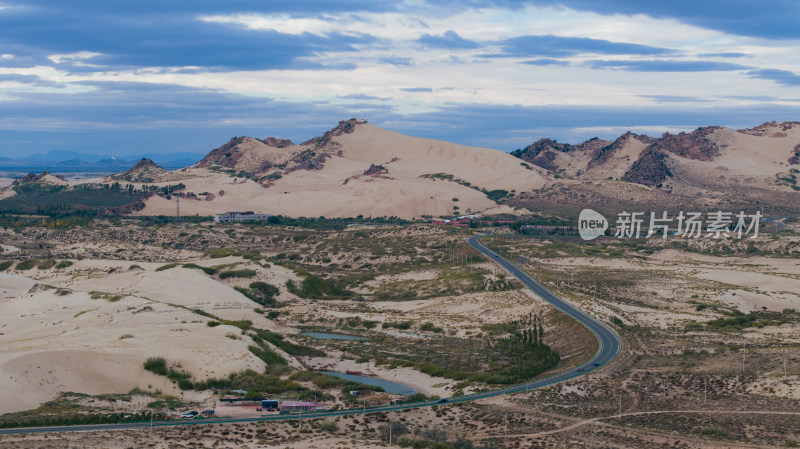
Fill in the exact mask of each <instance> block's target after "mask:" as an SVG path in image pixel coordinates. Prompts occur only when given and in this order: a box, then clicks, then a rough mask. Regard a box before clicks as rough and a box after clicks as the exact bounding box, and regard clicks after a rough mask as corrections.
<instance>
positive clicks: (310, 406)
mask: <svg viewBox="0 0 800 449" xmlns="http://www.w3.org/2000/svg"><path fill="white" fill-rule="evenodd" d="M280 409H281V412H289V413H309V412H318V411H322V410H325V404H317V403H315V402H281V405H280Z"/></svg>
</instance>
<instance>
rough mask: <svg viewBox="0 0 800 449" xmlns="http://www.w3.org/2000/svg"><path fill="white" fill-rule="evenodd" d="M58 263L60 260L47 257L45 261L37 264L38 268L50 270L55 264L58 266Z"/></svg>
mask: <svg viewBox="0 0 800 449" xmlns="http://www.w3.org/2000/svg"><path fill="white" fill-rule="evenodd" d="M57 263H58V262H57V261H55V260H53V259H46V260H43V261H41V262H39V264H38V265H37V266H36V268H38V269H40V270H49V269H51V268H53V267H54V266H56V264H57Z"/></svg>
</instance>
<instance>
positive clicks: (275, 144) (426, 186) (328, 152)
mask: <svg viewBox="0 0 800 449" xmlns="http://www.w3.org/2000/svg"><path fill="white" fill-rule="evenodd" d="M798 174H800V123H798V122H783V123H776V122H769V123H764V124H762V125H759V126H757V127H754V128H751V129H745V130H738V131H736V130H732V129H729V128H724V127H719V126H708V127H702V128H697V129H695V130H693V131H691V132H681V133H677V134H671V133H664V134H663V135H661V136H660V137H649V136H646V135H637V134H634V133H632V132H627V133H625V134H623V135H621V136H620V137H618V138H617V139H615V140H614V141H607V140H602V139H599V138H594V139H590V140H588V141H586V142H583V143H580V144H566V143H560V142H557V141H555V140H551V139H540V140H538V141H536V142H534V143H532V144H531V145H529V146H527V147H525V148H523V149H520V150H516V151H514V152H512V153H510V154H509V153H505V152H503V151H499V150H492V149H487V148H475V147H467V146H463V145H456V144H452V143H448V142H441V141H435V140H430V139H421V138H416V137H411V136H406V135H402V134H399V133H396V132H392V131H387V130H384V129H380V128H378V127H376V126H374V125H372V124H370V123H368V122H367V121H365V120H361V119H350V120H344V121H341V122H339V123H338V124H337V125H336V126H334V127H333V128H331V129H330V130H328V131H326V132H324V133H322V134H321V135H320V136H318V137H315V138H313V139H309V140H307V141H305V142H303V143H301V144H293V143H292V142H291V141H289V140H285V139H277V138H273V137H269V138H266V139H257V138H252V137H236V138H233V139H231V140H230V141H229V142H227V143H225V144H224V145H222V146H220V147H219V148H216V149H214V150H212V151H211V152H209V153H208V155H206V157H204V158H203V159H202V160H201V161H200V162H198V163H197V164H195V165H194V166H192V167H189V168H186V169H181V170H179V171H175V172H168V171H166V170H164V169H162V168H160V167H158V166H157V165H155V164H153V163H152V162H151V161H148V160H142V161H140V162H139V163H138V164H137V165H136V166H135V167H134V168H132V169H131V170H129V171H127V172H125V173H121V174H118V175H115V176H114V177H113V179H115V180H126V181H131V182H142V183H155V184H160V183H164V184H166V183H168V182H169V181H175V180H180V182H181V183H182V184H183V185H185V186H186V187H185V189H184V190H183V191H182V192H180V193H179V194H178V195H179V196H182V197H183V198H184V199H185V200H186V201H185V202H182V203H181V210H182V211H185V212H186V213H190V214H194V213H197V214H201V215H209V214H215V213H220V212H224V211H228V210H255V211H259V212H269V213H274V214H283V215H289V216H321V215H324V216H326V217H343V216H357V215H364V216H369V215H372V216H398V217H403V218H419V217H423V216H434V217H437V216H446V215H458V214H465V213H479V212H486V211H490V212H513V211H514V208H519V209H518V210H519V211H522V212H525V211H537V210H542V209H553V208H557V209H564V208H570V209H575V208H583V207H587V206H589V207H591V206H595V207H598V208H600V207H608V208H620V207H632V206H637V207H638V206H642V207H645V206H648V205H649V206H648V207H650V206H652V204H659V205H664V206H665V207H698V208H714V207H722V206H725V207H726V208H730V207H731V205H733V204H736V205H742V207H747V208H749V209H752V207H754V206H757V207H773V208H776V210H778V209H780V210H787V209H792V208H795V209H797V208H800V206H798V205H797V204H796V203H797V201H796V198H797V191H798V190H800V186H798V183H797V176H798ZM173 208H174V204H172V203H171V202H170V201H169V200H167V199H166V198H159V197H153V198H150V199H148V200H147V201H146V206H145V208H144V209H143V210H141V211H139V212H137V213H140V214H153V215H158V214H169V213H172V210H173ZM651 208H652V207H651Z"/></svg>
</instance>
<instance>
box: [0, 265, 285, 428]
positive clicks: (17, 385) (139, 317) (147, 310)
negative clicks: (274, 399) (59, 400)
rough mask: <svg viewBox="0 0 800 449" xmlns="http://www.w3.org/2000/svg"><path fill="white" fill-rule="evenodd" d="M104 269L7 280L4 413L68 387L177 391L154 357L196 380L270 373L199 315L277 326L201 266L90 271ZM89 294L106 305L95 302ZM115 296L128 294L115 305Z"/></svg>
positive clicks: (0, 389) (1, 348)
mask: <svg viewBox="0 0 800 449" xmlns="http://www.w3.org/2000/svg"><path fill="white" fill-rule="evenodd" d="M99 265H103V262H102V261H78V262H76V264H75V265H74V266H73V267H71V270H69V273H68V274H65V275H61V277H60V278H59V277H53V278H51V279H47V280H46V281H42V283H41V284H39V283H38V282H37V281H34V280H32V279H27V278H24V277H22V276H15V275H7V274H1V275H0V293H2V296H0V374H1V375H0V397H2V398H3V400H2V401H0V413H8V412H13V411H19V410H26V409H31V408H35V407H37V406H38V405H39V404H40V403H42V402H44V401H47V400H51V399H53V398H54V397H55V396H56V395H57V393H58V392H66V391H74V392H81V393H89V394H95V393H109V392H112V393H122V392H127V391H129V390H130V389H131V388H133V387H140V388H147V387H148V386H152V387H153V388H159V389H161V390H162V391H164V392H165V393H170V394H178V393H179V390H177V389H175V386H174V385H173V384H172V383H171V382H170V381H168V380H167V379H166V378H165V377H161V376H156V375H155V374H152V373H149V372H147V371H145V370H144V368H143V363H144V361H145V360H146V359H147V358H148V357H152V356H160V357H164V358H166V360H167V361H168V363H180V365H181V366H182V367H183V369H185V370H187V371H188V372H190V373H192V374H193V376H194V377H195V379H204V378H207V377H222V376H226V375H227V374H229V373H231V372H235V371H239V370H243V369H247V368H252V369H256V370H261V369H263V367H264V363H263V362H262V361H261V360H259V359H258V358H256V357H255V356H253V355H252V354H251V353H250V352H249V350H248V349H247V346H248V345H249V344H252V342H251V341H250V339H249V338H247V337H243V336H242V335H241V330H240V329H239V328H237V327H234V326H227V325H219V326H216V327H209V326H208V325H207V324H206V323H207V322H208V321H209V318H206V317H204V316H201V315H199V314H197V313H194V312H193V311H192V310H193V309H201V310H203V311H205V312H209V313H212V314H214V315H216V316H219V317H221V318H225V319H231V320H242V319H246V320H251V321H253V322H254V324H255V325H256V326H257V327H260V328H264V329H274V328H275V325H274V324H273V323H272V321H270V320H267V319H266V318H265V317H264V316H263V315H260V314H257V313H255V312H254V311H253V308H254V307H257V306H258V305H257V304H255V303H253V302H251V301H250V300H249V299H247V298H246V297H244V296H243V295H242V294H241V293H239V292H237V291H236V290H234V289H232V288H230V287H228V286H226V285H223V284H221V283H220V282H218V281H216V280H215V279H213V278H211V277H209V276H206V275H204V274H203V273H202V272H201V271H200V270H190V269H184V268H173V269H169V270H163V271H155V267H156V266H157V265H156V264H140V265H142V266H143V267H144V268H145V269H144V270H138V269H137V270H130V271H124V270H122V269H119V270H117V271H115V272H113V273H111V274H106V275H100V274H98V273H97V272H96V271H93V270H92V269H93V268H96V267H97V266H99ZM114 265H115V264H114V263H110V264H109V265H108V266H106V270H108V269H109V266H114ZM116 265H119V262H117V264H116ZM44 284H50V285H53V286H54V287H58V288H61V289H62V290H61V291H59V290H58V289H57V288H48V287H44V286H43V285H44ZM67 290H68V291H69V292H67ZM92 292H94V296H95V297H98V296H103V297H105V299H104V298H103V297H99V298H97V299H92V296H93V293H92ZM116 295H125V296H123V297H122V298H121V299H119V300H117V301H114V302H112V301H109V300H108V298H113V297H114V296H116ZM282 333H285V332H283V331H282ZM226 334H229V335H230V337H234V338H230V337H228V336H226ZM278 352H280V351H278ZM283 355H284V356H285V357H286V358H287V359H289V360H292V358H291V357H289V356H286V355H285V354H283Z"/></svg>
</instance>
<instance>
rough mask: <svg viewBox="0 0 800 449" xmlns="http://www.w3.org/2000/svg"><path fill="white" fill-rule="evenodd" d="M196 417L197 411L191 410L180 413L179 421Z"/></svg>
mask: <svg viewBox="0 0 800 449" xmlns="http://www.w3.org/2000/svg"><path fill="white" fill-rule="evenodd" d="M195 416H197V410H192V411H191V412H186V413H181V419H187V418H189V419H191V418H194V417H195Z"/></svg>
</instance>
